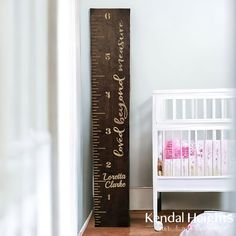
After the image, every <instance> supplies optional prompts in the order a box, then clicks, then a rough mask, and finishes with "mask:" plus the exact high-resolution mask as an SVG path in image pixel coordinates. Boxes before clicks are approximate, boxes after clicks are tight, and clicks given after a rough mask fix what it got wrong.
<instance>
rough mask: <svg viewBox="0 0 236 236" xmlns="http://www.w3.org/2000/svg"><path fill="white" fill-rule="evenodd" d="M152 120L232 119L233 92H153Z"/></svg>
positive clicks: (227, 90)
mask: <svg viewBox="0 0 236 236" xmlns="http://www.w3.org/2000/svg"><path fill="white" fill-rule="evenodd" d="M153 103H154V104H153V106H154V107H156V108H157V109H155V110H154V111H155V112H156V113H155V114H154V120H156V121H157V122H158V121H163V120H189V119H193V120H201V119H208V120H214V119H216V120H217V119H232V118H233V110H234V104H235V90H233V89H213V90H174V91H172V90H171V91H169V90H168V91H165V90H164V91H163V90H161V91H158V90H156V91H154V93H153Z"/></svg>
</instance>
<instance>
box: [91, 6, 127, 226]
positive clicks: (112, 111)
mask: <svg viewBox="0 0 236 236" xmlns="http://www.w3.org/2000/svg"><path fill="white" fill-rule="evenodd" d="M90 22H91V25H90V27H91V82H92V83H91V84H92V143H93V146H92V147H93V148H92V156H93V172H94V217H95V222H94V223H95V225H96V226H100V227H101V226H129V224H130V220H129V102H130V10H129V9H91V11H90Z"/></svg>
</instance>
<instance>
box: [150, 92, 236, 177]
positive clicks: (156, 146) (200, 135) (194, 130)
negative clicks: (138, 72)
mask: <svg viewBox="0 0 236 236" xmlns="http://www.w3.org/2000/svg"><path fill="white" fill-rule="evenodd" d="M234 107H235V91H234V90H230V89H213V90H168V91H163V90H162V91H158V90H157V91H154V93H153V157H154V158H155V159H157V160H158V162H157V165H158V166H157V168H158V175H159V176H224V175H230V174H231V172H230V165H231V161H232V156H233V152H232V149H233V148H232V146H233V145H234V144H235V143H236V142H235V138H234V135H233V132H232V120H233V118H234V109H235V108H234ZM191 152H192V153H191Z"/></svg>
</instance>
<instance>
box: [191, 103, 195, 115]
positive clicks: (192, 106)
mask: <svg viewBox="0 0 236 236" xmlns="http://www.w3.org/2000/svg"><path fill="white" fill-rule="evenodd" d="M191 117H192V119H194V99H191Z"/></svg>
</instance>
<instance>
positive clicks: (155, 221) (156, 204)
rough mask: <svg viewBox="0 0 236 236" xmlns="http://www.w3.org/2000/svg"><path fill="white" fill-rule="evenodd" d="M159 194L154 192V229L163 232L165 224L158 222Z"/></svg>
mask: <svg viewBox="0 0 236 236" xmlns="http://www.w3.org/2000/svg"><path fill="white" fill-rule="evenodd" d="M158 209H159V204H158V192H157V191H156V190H154V192H153V223H154V229H155V230H156V231H161V230H162V229H163V224H162V223H161V222H160V221H158Z"/></svg>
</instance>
